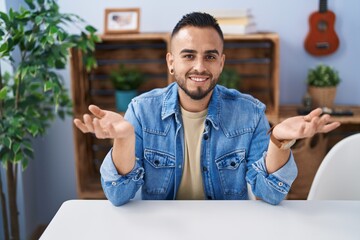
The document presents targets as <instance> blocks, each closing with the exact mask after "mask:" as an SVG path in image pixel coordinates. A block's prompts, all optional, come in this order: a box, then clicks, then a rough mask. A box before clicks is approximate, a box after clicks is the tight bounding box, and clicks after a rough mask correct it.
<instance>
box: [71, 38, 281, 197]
mask: <svg viewBox="0 0 360 240" xmlns="http://www.w3.org/2000/svg"><path fill="white" fill-rule="evenodd" d="M224 38H225V40H224V53H225V55H226V60H225V66H226V67H228V68H232V69H234V70H236V71H237V72H238V74H239V75H240V78H241V85H240V87H239V90H240V91H242V92H244V93H249V94H251V95H253V96H255V97H256V98H258V99H259V100H260V101H262V102H263V103H265V104H266V105H267V111H266V114H267V117H268V119H269V120H270V121H271V122H276V121H277V119H278V111H279V90H278V89H279V37H278V35H277V34H276V33H261V34H249V35H225V36H224ZM101 39H102V42H101V43H99V44H97V45H96V50H95V52H96V59H97V64H98V68H96V69H94V70H93V71H92V72H91V73H90V74H88V73H86V72H85V71H84V69H83V63H82V55H81V53H79V52H78V51H76V50H73V51H72V59H71V62H72V64H71V70H72V91H73V98H74V115H75V117H82V115H83V114H84V113H88V105H90V104H96V105H98V106H99V107H101V108H104V109H108V110H112V111H116V107H115V106H116V104H115V102H116V101H115V97H114V96H115V94H114V93H115V89H114V86H113V84H112V82H111V80H110V73H111V71H112V70H113V69H114V68H116V67H117V66H118V65H119V64H124V65H126V66H127V67H129V68H136V69H138V70H139V71H141V72H142V73H143V74H144V75H145V76H146V81H145V82H144V83H143V84H142V85H141V86H140V87H139V89H138V90H139V93H141V92H145V91H149V90H151V89H154V88H162V87H166V86H167V85H168V84H170V83H172V82H173V81H174V79H173V77H172V75H171V74H169V71H168V69H167V64H166V61H165V56H166V53H167V52H169V51H170V33H138V34H118V35H114V34H112V35H103V36H102V37H101ZM74 139H75V153H76V172H77V181H78V195H79V197H80V198H104V197H105V196H104V193H103V191H102V189H101V185H100V180H99V179H100V174H99V168H100V165H101V163H102V160H103V159H104V157H105V155H106V154H107V152H108V151H109V149H110V148H111V145H112V143H111V141H110V140H107V139H103V140H100V139H96V137H94V136H92V135H91V134H83V133H82V132H80V131H79V130H78V129H77V128H76V127H74Z"/></svg>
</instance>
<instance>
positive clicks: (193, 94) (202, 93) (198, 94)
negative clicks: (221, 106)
mask: <svg viewBox="0 0 360 240" xmlns="http://www.w3.org/2000/svg"><path fill="white" fill-rule="evenodd" d="M190 74H197V75H203V76H206V77H208V78H209V79H210V86H209V87H208V88H206V89H203V88H201V87H197V88H196V89H195V90H192V91H190V90H189V89H188V88H187V86H186V80H185V79H188V78H189V75H190ZM185 79H184V78H182V77H180V76H179V75H177V74H176V73H175V80H176V82H177V84H178V85H179V87H180V88H181V89H182V90H183V91H184V92H185V94H186V95H188V96H189V97H190V98H191V99H193V100H201V99H203V98H204V97H206V96H207V95H208V94H209V93H210V92H211V91H212V90H213V89H214V88H215V86H216V83H217V79H214V78H213V76H212V74H211V73H207V72H205V73H187V74H186V75H185ZM189 81H190V80H189Z"/></svg>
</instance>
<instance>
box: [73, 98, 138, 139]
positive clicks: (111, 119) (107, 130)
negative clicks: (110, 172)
mask: <svg viewBox="0 0 360 240" xmlns="http://www.w3.org/2000/svg"><path fill="white" fill-rule="evenodd" d="M89 111H90V112H91V113H92V114H93V115H94V118H92V117H91V116H90V115H89V114H84V115H83V121H81V120H80V119H77V118H75V119H74V124H75V125H76V127H77V128H79V129H80V130H81V131H82V132H83V133H94V134H95V135H96V137H97V138H100V139H104V138H112V139H115V138H126V137H128V136H130V135H131V134H134V128H133V126H132V125H131V124H130V123H129V122H128V121H126V120H125V119H124V118H123V116H121V115H120V114H118V113H116V112H112V111H107V110H103V109H101V108H99V107H98V106H95V105H90V106H89Z"/></svg>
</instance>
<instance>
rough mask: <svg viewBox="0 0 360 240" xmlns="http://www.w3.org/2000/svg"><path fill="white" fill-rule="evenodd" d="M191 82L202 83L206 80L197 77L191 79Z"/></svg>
mask: <svg viewBox="0 0 360 240" xmlns="http://www.w3.org/2000/svg"><path fill="white" fill-rule="evenodd" d="M191 80H193V81H195V82H203V81H205V80H206V78H197V77H192V78H191Z"/></svg>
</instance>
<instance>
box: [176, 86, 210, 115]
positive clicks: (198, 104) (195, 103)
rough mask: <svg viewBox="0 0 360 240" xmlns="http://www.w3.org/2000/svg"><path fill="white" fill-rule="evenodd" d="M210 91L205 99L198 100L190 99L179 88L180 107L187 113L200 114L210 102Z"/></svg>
mask: <svg viewBox="0 0 360 240" xmlns="http://www.w3.org/2000/svg"><path fill="white" fill-rule="evenodd" d="M212 92H213V91H211V92H210V93H209V94H208V95H207V96H206V97H204V98H203V99H200V100H194V99H191V98H190V97H189V96H188V95H187V94H186V93H185V92H184V91H183V90H182V89H181V88H179V101H180V104H181V106H182V107H183V108H184V109H185V110H186V111H189V112H201V111H204V110H205V109H206V108H207V107H208V105H209V102H210V98H211V95H212Z"/></svg>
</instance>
